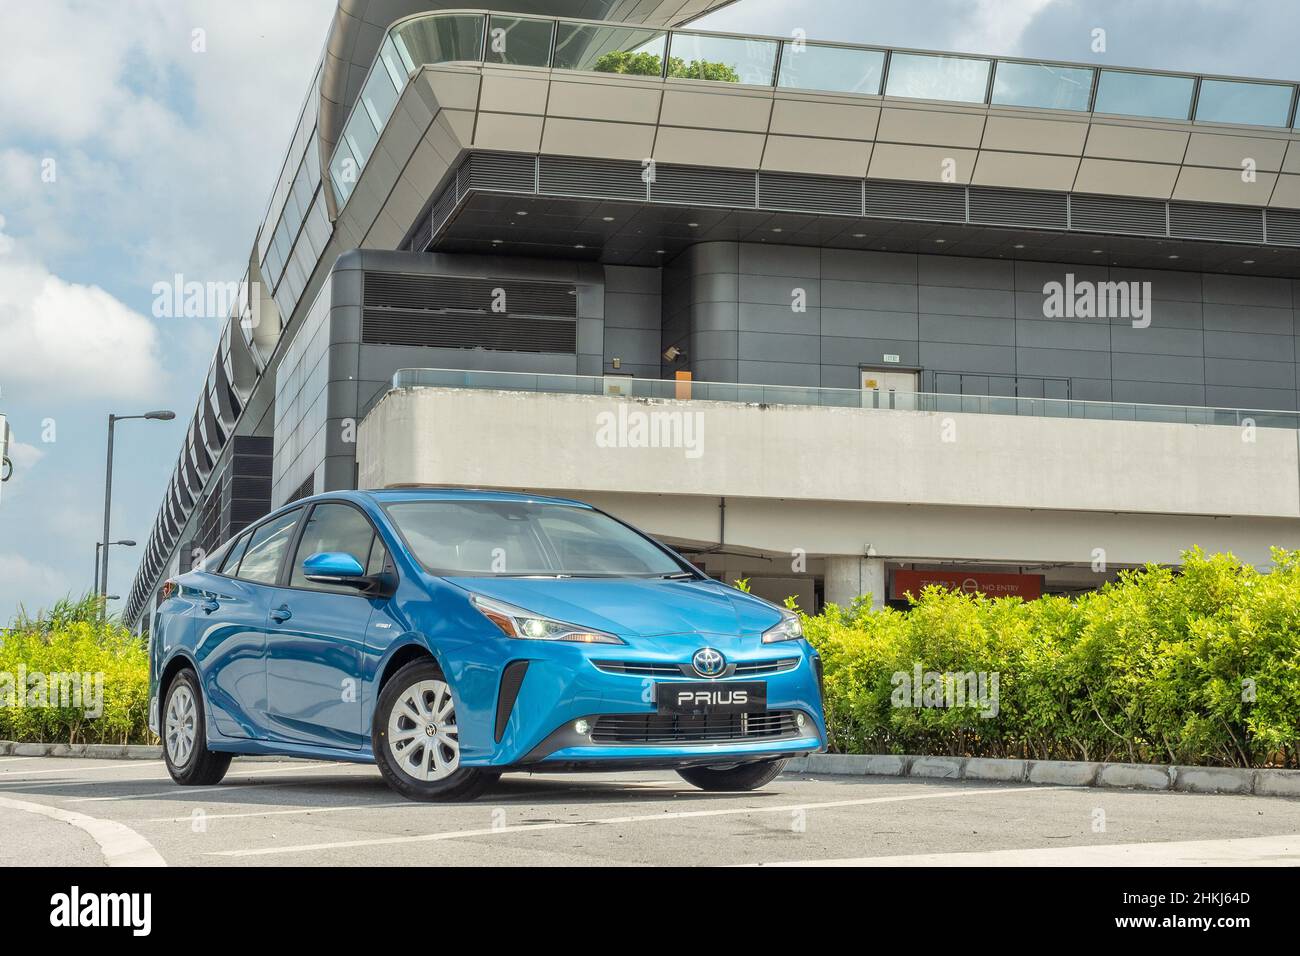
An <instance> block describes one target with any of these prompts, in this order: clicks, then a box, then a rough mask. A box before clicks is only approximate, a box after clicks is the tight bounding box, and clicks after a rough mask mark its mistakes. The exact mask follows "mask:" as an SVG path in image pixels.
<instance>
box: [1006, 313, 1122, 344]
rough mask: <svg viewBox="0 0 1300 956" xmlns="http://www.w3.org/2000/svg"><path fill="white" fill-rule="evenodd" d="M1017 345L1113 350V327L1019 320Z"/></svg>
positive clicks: (1042, 320)
mask: <svg viewBox="0 0 1300 956" xmlns="http://www.w3.org/2000/svg"><path fill="white" fill-rule="evenodd" d="M1016 345H1017V346H1019V347H1020V348H1029V349H1089V350H1092V351H1099V352H1109V351H1110V348H1111V343H1110V326H1109V325H1106V324H1104V323H1101V322H1057V321H1053V320H1051V319H1040V320H1038V321H1029V320H1025V319H1018V320H1017V321H1016Z"/></svg>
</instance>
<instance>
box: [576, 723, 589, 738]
mask: <svg viewBox="0 0 1300 956" xmlns="http://www.w3.org/2000/svg"><path fill="white" fill-rule="evenodd" d="M573 729H574V730H575V731H577V732H578V733H579V734H580V735H581V736H583V737H585V736H587V733H588V731H590V730H591V724H589V723H587V722H586V721H585V720H575V721H574V722H573Z"/></svg>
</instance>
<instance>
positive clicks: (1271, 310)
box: [1204, 302, 1295, 335]
mask: <svg viewBox="0 0 1300 956" xmlns="http://www.w3.org/2000/svg"><path fill="white" fill-rule="evenodd" d="M1204 316H1205V329H1206V331H1207V332H1208V331H1219V332H1261V333H1264V334H1266V335H1291V334H1294V332H1295V312H1294V310H1292V309H1289V308H1287V309H1282V308H1277V307H1270V306H1260V305H1248V304H1242V303H1219V302H1206V303H1205V309H1204Z"/></svg>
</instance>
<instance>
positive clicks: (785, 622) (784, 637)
mask: <svg viewBox="0 0 1300 956" xmlns="http://www.w3.org/2000/svg"><path fill="white" fill-rule="evenodd" d="M801 637H803V625H802V624H800V623H799V615H797V614H794V613H793V612H791V611H782V612H781V621H780V623H778V624H775V625H773V626H772V627H769V628H768V629H767V630H766V631H764V632H763V643H764V644H775V643H777V642H778V641H797V640H799V638H801Z"/></svg>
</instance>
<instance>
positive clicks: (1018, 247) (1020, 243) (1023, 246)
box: [1016, 242, 1025, 249]
mask: <svg viewBox="0 0 1300 956" xmlns="http://www.w3.org/2000/svg"><path fill="white" fill-rule="evenodd" d="M1016 248H1017V249H1023V248H1025V244H1024V243H1023V242H1017V243H1016Z"/></svg>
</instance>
